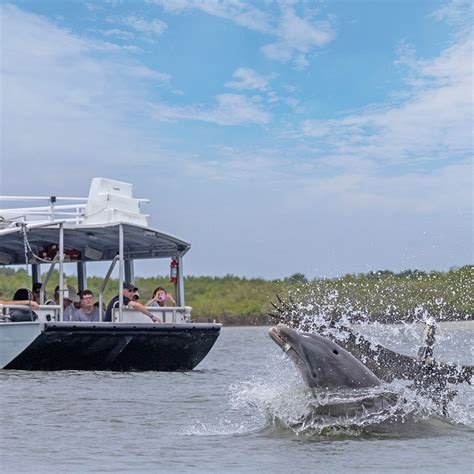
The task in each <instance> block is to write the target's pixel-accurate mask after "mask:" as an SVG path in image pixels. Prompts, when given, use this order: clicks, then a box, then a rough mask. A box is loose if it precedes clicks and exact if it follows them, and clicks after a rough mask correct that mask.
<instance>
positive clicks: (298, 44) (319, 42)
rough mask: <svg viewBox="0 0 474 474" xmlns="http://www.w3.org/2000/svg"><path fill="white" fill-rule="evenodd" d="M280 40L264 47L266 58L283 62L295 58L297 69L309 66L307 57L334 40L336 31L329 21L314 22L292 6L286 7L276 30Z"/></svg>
mask: <svg viewBox="0 0 474 474" xmlns="http://www.w3.org/2000/svg"><path fill="white" fill-rule="evenodd" d="M275 34H276V36H277V38H278V40H277V41H276V42H275V43H270V44H267V45H265V46H263V47H262V51H263V52H264V54H265V55H266V56H268V57H269V58H271V59H275V60H278V61H282V62H287V61H288V60H290V59H291V58H293V57H295V66H296V68H297V69H304V68H306V67H307V66H308V64H309V61H308V58H307V55H308V54H309V53H310V52H311V51H312V50H313V49H314V48H317V47H318V48H320V47H322V46H324V45H326V44H327V43H329V42H330V41H332V40H333V39H334V36H335V34H334V31H333V29H332V27H331V24H330V23H329V22H328V21H314V20H313V19H312V17H300V16H298V15H297V14H296V12H295V10H294V8H293V7H292V6H288V5H286V6H284V7H283V8H282V15H281V18H280V21H279V24H278V27H277V29H276V33H275Z"/></svg>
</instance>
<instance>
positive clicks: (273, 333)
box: [268, 326, 291, 352]
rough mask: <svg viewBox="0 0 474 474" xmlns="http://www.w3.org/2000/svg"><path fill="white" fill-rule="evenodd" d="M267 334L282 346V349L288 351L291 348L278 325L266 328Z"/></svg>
mask: <svg viewBox="0 0 474 474" xmlns="http://www.w3.org/2000/svg"><path fill="white" fill-rule="evenodd" d="M268 335H269V336H270V337H271V338H272V339H273V340H274V341H275V342H276V343H277V344H278V345H279V346H280V347H281V348H282V350H283V351H285V352H288V351H289V350H290V349H291V346H290V344H288V342H286V340H285V339H284V336H283V334H282V333H281V331H280V328H279V327H278V326H273V327H271V328H270V329H269V330H268Z"/></svg>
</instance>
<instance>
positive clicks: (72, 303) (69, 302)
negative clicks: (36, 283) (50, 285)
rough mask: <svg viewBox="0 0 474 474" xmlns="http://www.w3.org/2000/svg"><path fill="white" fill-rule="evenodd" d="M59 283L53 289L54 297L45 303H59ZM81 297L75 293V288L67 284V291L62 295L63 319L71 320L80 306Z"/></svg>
mask: <svg viewBox="0 0 474 474" xmlns="http://www.w3.org/2000/svg"><path fill="white" fill-rule="evenodd" d="M59 302H60V299H59V285H58V286H57V287H56V288H55V289H54V299H53V300H50V301H47V302H46V304H56V305H59ZM80 303H81V299H80V298H79V296H78V295H77V290H76V289H75V288H74V287H73V286H71V285H67V291H66V292H65V293H64V297H63V308H64V312H63V321H72V315H73V314H74V313H75V312H76V311H77V310H78V308H80Z"/></svg>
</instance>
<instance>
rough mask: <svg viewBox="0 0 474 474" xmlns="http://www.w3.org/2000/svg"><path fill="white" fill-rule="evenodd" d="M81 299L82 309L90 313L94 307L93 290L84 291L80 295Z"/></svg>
mask: <svg viewBox="0 0 474 474" xmlns="http://www.w3.org/2000/svg"><path fill="white" fill-rule="evenodd" d="M79 296H80V298H81V307H82V308H84V309H85V310H87V311H90V310H91V309H92V308H93V307H94V303H95V301H94V293H92V291H91V290H82V291H81V292H80V293H79Z"/></svg>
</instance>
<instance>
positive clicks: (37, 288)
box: [31, 283, 46, 304]
mask: <svg viewBox="0 0 474 474" xmlns="http://www.w3.org/2000/svg"><path fill="white" fill-rule="evenodd" d="M42 287H43V283H33V287H32V289H31V292H32V293H33V299H34V300H35V301H36V302H37V303H38V304H41V301H40V296H41V288H42ZM45 298H46V295H45Z"/></svg>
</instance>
